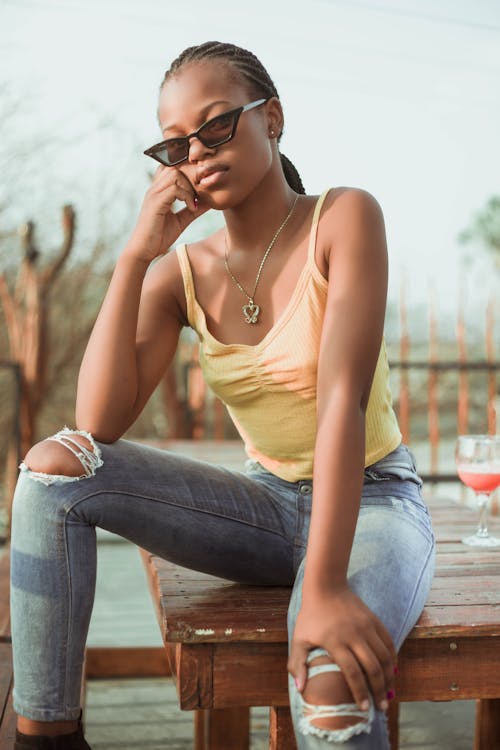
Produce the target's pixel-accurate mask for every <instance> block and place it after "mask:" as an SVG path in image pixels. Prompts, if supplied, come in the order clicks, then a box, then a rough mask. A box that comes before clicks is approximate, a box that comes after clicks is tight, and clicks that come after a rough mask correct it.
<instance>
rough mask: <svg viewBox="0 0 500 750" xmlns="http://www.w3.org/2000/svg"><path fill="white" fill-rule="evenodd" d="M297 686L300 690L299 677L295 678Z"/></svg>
mask: <svg viewBox="0 0 500 750" xmlns="http://www.w3.org/2000/svg"><path fill="white" fill-rule="evenodd" d="M295 687H296V688H297V690H300V682H299V679H298V677H296V678H295Z"/></svg>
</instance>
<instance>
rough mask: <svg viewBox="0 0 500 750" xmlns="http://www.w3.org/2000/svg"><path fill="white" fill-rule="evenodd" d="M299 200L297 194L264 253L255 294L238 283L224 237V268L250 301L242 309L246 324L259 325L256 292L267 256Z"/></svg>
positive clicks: (256, 281)
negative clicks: (255, 299)
mask: <svg viewBox="0 0 500 750" xmlns="http://www.w3.org/2000/svg"><path fill="white" fill-rule="evenodd" d="M298 199H299V194H298V193H297V195H296V196H295V200H294V202H293V203H292V207H291V209H290V211H289V212H288V214H287V216H286V218H285V219H284V221H283V222H282V224H280V226H279V227H278V229H277V230H276V232H275V234H274V237H273V238H272V240H271V242H270V243H269V245H268V248H267V250H266V252H265V253H264V255H263V257H262V260H261V262H260V266H259V270H258V271H257V276H256V278H255V284H254V285H253V292H252V294H248V292H246V291H245V290H244V289H243V287H242V286H241V284H240V282H239V281H238V279H237V278H236V277H235V275H234V274H233V272H232V271H231V269H230V268H229V258H228V257H227V235H224V266H225V267H226V271H227V272H228V274H229V276H230V277H231V278H232V280H233V281H234V283H235V284H236V286H237V287H238V289H239V290H240V292H243V294H244V295H245V297H246V298H247V299H248V302H247V304H246V305H243V307H242V308H241V309H242V310H243V315H244V316H245V323H258V321H259V313H260V307H259V305H256V304H255V302H254V298H255V292H256V289H257V286H258V284H259V280H260V275H261V273H262V269H263V268H264V263H265V262H266V260H267V256H268V255H269V253H270V252H271V250H272V249H273V246H274V244H275V242H276V240H277V239H278V236H279V234H280V232H281V231H282V230H283V229H284V228H285V226H286V224H287V222H288V220H289V218H290V216H291V215H292V213H293V209H294V208H295V204H296V203H297V201H298Z"/></svg>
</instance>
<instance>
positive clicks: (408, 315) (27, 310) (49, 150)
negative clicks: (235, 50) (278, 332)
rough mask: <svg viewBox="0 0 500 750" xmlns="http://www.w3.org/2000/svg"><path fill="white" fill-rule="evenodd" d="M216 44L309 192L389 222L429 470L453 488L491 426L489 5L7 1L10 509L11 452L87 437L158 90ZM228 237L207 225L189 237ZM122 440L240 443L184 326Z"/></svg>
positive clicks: (1, 233)
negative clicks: (92, 370)
mask: <svg viewBox="0 0 500 750" xmlns="http://www.w3.org/2000/svg"><path fill="white" fill-rule="evenodd" d="M208 39H218V40H222V41H231V42H234V43H236V44H239V45H242V46H244V47H248V48H249V49H251V50H252V51H254V52H255V53H256V54H257V55H258V56H259V57H260V58H261V60H262V61H263V63H264V65H265V66H266V67H267V68H268V70H269V72H270V74H271V76H272V77H273V79H274V81H275V83H276V85H277V88H278V91H279V93H280V97H281V99H282V102H283V106H284V110H285V118H286V120H285V134H284V137H283V140H282V150H283V152H284V153H285V154H287V156H289V158H291V159H292V161H293V162H294V164H295V165H296V166H297V168H298V169H299V172H300V173H301V176H302V179H303V181H304V184H305V186H306V190H307V192H309V193H313V194H314V193H320V192H321V191H322V190H323V189H324V188H325V187H327V186H330V185H332V186H338V185H349V186H356V187H362V188H364V189H366V190H368V191H370V192H371V193H372V194H373V195H374V196H375V197H376V198H377V200H378V201H379V203H380V204H381V206H382V209H383V211H384V216H385V222H386V230H387V238H388V246H389V253H390V263H391V268H390V288H389V299H388V307H387V322H386V338H387V343H388V348H389V354H390V358H391V362H392V364H393V369H392V378H393V391H394V399H395V404H396V408H397V410H398V414H399V417H400V420H401V424H402V428H403V432H404V434H405V438H406V439H407V440H408V441H409V442H410V444H411V445H412V447H413V448H414V450H415V452H416V453H417V457H418V459H419V465H420V468H421V470H422V472H424V473H426V474H429V475H432V476H433V475H436V474H441V475H446V474H449V473H450V472H453V470H454V467H453V450H452V446H453V443H454V438H455V436H456V434H457V431H458V432H467V431H469V432H470V431H473V432H487V431H495V428H496V427H495V418H496V414H495V403H496V402H495V399H496V394H497V379H498V378H497V376H498V363H497V357H498V343H499V330H500V326H499V322H498V317H499V306H498V305H499V303H498V299H499V297H498V288H499V276H500V184H499V175H500V149H499V148H498V133H499V132H500V97H499V96H498V82H499V80H500V6H499V5H498V3H497V2H495V1H494V0H478V1H475V2H471V1H470V0H469V1H466V0H461V1H459V2H457V1H456V0H455V1H453V2H452V0H438V1H437V2H436V1H433V2H431V0H419V2H417V1H416V0H415V1H412V0H400V1H399V2H396V0H374V1H373V2H370V1H369V0H364V1H363V0H309V2H308V3H299V2H294V1H293V0H292V1H290V0H289V1H287V2H285V1H282V0H278V1H277V2H274V3H268V2H263V0H255V1H254V2H252V3H251V4H250V3H235V2H226V0H213V1H212V2H210V3H206V2H201V0H194V2H190V3H172V2H169V3H166V2H161V1H160V0H142V2H141V3H140V4H137V3H135V2H132V0H120V1H119V2H118V0H104V1H103V0H99V1H98V0H85V2H84V1H83V0H0V49H1V56H2V57H1V59H2V66H1V72H0V104H1V111H2V117H1V118H0V180H1V183H0V271H1V274H2V280H1V286H0V290H1V302H2V304H1V306H0V315H1V333H0V360H1V368H0V386H1V391H0V393H1V402H0V421H1V424H0V472H1V476H2V488H3V491H2V498H1V501H0V502H1V505H2V508H4V509H5V508H6V506H7V505H8V501H9V492H10V487H11V484H12V481H13V480H12V477H14V475H15V466H16V464H17V459H18V456H19V454H22V453H23V452H24V450H25V449H26V447H27V446H28V445H30V444H31V443H32V442H33V440H35V439H37V438H39V437H41V436H44V435H46V434H47V433H50V432H53V431H54V430H56V429H58V428H59V427H60V426H61V425H62V424H64V423H68V424H70V425H71V424H73V422H74V416H73V414H74V397H75V385H76V376H77V371H78V366H79V362H80V359H81V356H82V351H83V347H84V346H85V342H86V339H87V337H88V335H89V331H90V329H91V326H92V323H93V320H94V319H95V315H96V313H97V310H98V307H99V305H100V302H101V300H102V297H103V294H104V292H105V289H106V285H107V283H108V280H109V275H110V273H111V271H112V268H113V264H114V262H115V260H116V258H117V256H118V254H119V253H120V250H121V248H122V247H123V244H124V242H125V241H126V238H127V236H128V235H129V233H130V231H131V229H132V227H133V225H134V222H135V220H136V218H137V215H138V212H139V208H140V205H141V202H142V198H143V195H144V192H145V190H146V189H147V187H148V184H149V180H150V177H151V174H152V172H153V171H154V164H153V163H152V162H151V161H150V160H149V159H148V157H146V156H144V155H143V153H142V152H143V150H144V149H145V148H146V147H148V146H150V145H151V144H152V143H155V142H157V141H158V140H160V131H159V127H158V125H157V122H156V105H157V95H158V89H159V85H160V82H161V80H162V78H163V75H164V72H165V70H166V69H167V68H168V67H169V65H170V62H171V61H172V59H174V58H175V57H176V56H177V55H178V54H179V52H181V51H182V50H183V49H184V48H185V47H186V46H189V45H192V44H197V43H200V42H202V41H205V40H208ZM220 223H221V216H220V215H217V214H216V213H214V212H210V213H209V214H207V215H205V216H204V217H202V218H200V220H199V221H197V222H195V223H194V224H193V225H191V226H190V227H189V229H188V230H187V232H186V236H185V239H186V240H188V241H189V240H190V239H194V238H197V237H199V236H202V235H203V234H206V233H207V232H208V231H212V229H213V228H215V227H217V226H219V225H220ZM130 435H132V436H134V437H137V438H141V439H148V440H164V439H166V438H169V437H170V438H175V437H188V438H189V437H193V436H194V437H210V436H211V437H213V436H215V437H226V438H227V437H233V436H234V433H233V432H232V430H231V426H230V425H229V424H228V422H227V420H226V419H225V417H224V414H223V412H222V410H221V409H220V406H219V405H218V404H217V403H214V402H213V399H212V398H211V396H210V394H209V393H207V392H206V391H205V389H204V387H203V384H202V382H201V380H200V378H199V373H198V371H197V364H196V350H195V346H194V342H193V339H192V337H190V336H189V332H188V331H186V335H185V337H184V340H183V346H182V347H181V350H180V353H179V358H178V361H177V363H176V366H175V368H174V369H173V371H172V372H171V373H169V374H168V375H167V377H166V378H165V381H164V382H163V383H162V384H161V386H160V388H159V389H158V391H157V392H156V393H155V394H154V396H153V398H152V399H151V402H150V404H149V405H148V406H147V407H146V409H145V411H144V413H143V415H142V416H141V417H140V419H139V420H138V422H137V423H136V425H135V426H134V427H133V429H132V430H131V431H130ZM9 477H10V479H9Z"/></svg>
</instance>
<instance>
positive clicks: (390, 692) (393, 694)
mask: <svg viewBox="0 0 500 750" xmlns="http://www.w3.org/2000/svg"><path fill="white" fill-rule="evenodd" d="M395 695H396V693H395V692H394V690H388V691H387V697H388V698H389V700H390V701H392V699H393V698H394V696H395Z"/></svg>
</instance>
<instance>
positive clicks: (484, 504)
mask: <svg viewBox="0 0 500 750" xmlns="http://www.w3.org/2000/svg"><path fill="white" fill-rule="evenodd" d="M476 498H477V504H478V506H479V525H478V527H477V531H476V536H480V537H481V539H484V538H485V537H487V536H489V535H488V498H489V495H487V494H486V493H485V492H478V493H477V495H476Z"/></svg>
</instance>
